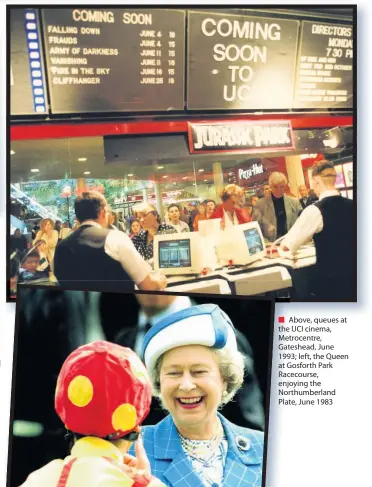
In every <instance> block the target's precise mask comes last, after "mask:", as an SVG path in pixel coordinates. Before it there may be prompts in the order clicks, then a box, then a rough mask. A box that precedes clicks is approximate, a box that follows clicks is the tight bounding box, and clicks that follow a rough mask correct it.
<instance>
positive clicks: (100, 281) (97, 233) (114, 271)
mask: <svg viewBox="0 0 372 487" xmlns="http://www.w3.org/2000/svg"><path fill="white" fill-rule="evenodd" d="M75 214H76V218H77V219H78V221H79V222H80V226H79V228H77V229H76V230H75V231H74V232H72V233H71V234H70V235H69V236H68V237H67V238H65V239H64V240H62V242H60V243H59V244H58V245H57V248H56V253H55V258H54V273H55V276H56V278H57V279H58V282H59V284H60V285H61V286H63V287H68V288H70V289H74V288H79V289H85V290H100V291H107V290H112V291H117V290H120V291H124V290H125V291H129V292H130V291H133V290H134V284H137V286H138V287H139V289H142V290H146V291H156V290H158V291H159V290H162V289H164V288H165V286H166V279H165V278H164V276H159V278H158V279H156V278H155V277H153V276H151V274H150V273H151V271H152V269H151V267H150V266H149V265H148V264H147V263H146V262H145V261H144V259H143V258H142V257H141V255H140V254H139V253H138V252H137V251H136V249H135V247H134V245H133V243H132V241H131V239H130V238H129V237H128V235H126V234H125V233H123V232H119V231H114V230H109V229H108V228H107V227H108V215H109V210H108V206H107V202H106V199H105V198H104V196H103V195H102V194H100V193H98V192H96V191H87V192H85V193H83V194H82V195H81V196H78V197H77V198H76V201H75Z"/></svg>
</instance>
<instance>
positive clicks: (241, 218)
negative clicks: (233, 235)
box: [210, 205, 252, 225]
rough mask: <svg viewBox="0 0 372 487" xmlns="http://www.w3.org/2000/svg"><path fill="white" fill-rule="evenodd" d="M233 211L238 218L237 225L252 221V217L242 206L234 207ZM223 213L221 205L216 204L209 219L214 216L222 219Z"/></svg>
mask: <svg viewBox="0 0 372 487" xmlns="http://www.w3.org/2000/svg"><path fill="white" fill-rule="evenodd" d="M235 213H236V217H237V219H238V222H239V225H242V224H243V223H249V222H251V221H252V217H251V216H250V215H249V214H248V212H246V211H245V210H243V209H242V208H235ZM223 217H224V214H223V205H219V206H217V208H216V209H215V210H214V212H213V213H212V215H211V216H210V218H211V219H214V218H222V219H223Z"/></svg>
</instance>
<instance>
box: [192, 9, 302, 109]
mask: <svg viewBox="0 0 372 487" xmlns="http://www.w3.org/2000/svg"><path fill="white" fill-rule="evenodd" d="M298 26H299V22H298V21H296V20H283V19H272V18H264V17H251V16H249V17H248V16H241V15H226V14H212V13H200V12H190V13H189V22H188V31H189V32H188V63H187V68H188V75H187V108H188V109H191V110H198V109H215V110H224V109H228V110H231V109H236V110H243V109H244V110H249V109H280V108H283V109H288V108H291V107H292V101H293V100H292V98H293V87H294V79H295V64H296V48H297V37H298Z"/></svg>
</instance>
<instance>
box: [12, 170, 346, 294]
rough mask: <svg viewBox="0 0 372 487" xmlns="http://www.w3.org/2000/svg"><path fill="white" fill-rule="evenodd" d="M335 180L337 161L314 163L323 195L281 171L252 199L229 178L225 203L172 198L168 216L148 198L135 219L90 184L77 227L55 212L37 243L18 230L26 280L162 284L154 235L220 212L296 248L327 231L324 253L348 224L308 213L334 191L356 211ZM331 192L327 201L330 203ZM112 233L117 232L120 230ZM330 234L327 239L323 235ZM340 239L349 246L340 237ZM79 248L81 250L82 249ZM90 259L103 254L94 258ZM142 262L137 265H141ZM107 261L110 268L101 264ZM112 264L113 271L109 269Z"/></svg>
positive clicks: (223, 219)
mask: <svg viewBox="0 0 372 487" xmlns="http://www.w3.org/2000/svg"><path fill="white" fill-rule="evenodd" d="M314 171H315V173H314ZM314 174H315V175H314ZM317 179H318V180H319V181H320V182H319V181H317ZM335 181H336V171H335V169H334V166H333V164H332V163H330V162H328V161H320V162H318V163H316V164H315V166H314V167H313V183H314V188H315V187H316V188H317V193H318V195H316V194H315V192H314V190H311V191H309V190H308V188H307V187H306V186H305V185H301V186H300V187H299V188H298V192H299V195H300V198H296V197H294V196H293V195H292V194H291V192H290V190H289V186H288V181H287V178H286V176H285V174H283V173H280V172H273V173H272V174H271V175H270V177H269V180H268V184H265V185H264V186H263V187H262V188H260V189H259V190H258V191H257V192H256V194H254V195H253V196H251V197H250V198H245V195H244V190H243V189H242V188H241V187H239V186H237V185H236V184H229V185H227V186H225V187H224V188H223V190H222V191H221V193H220V200H221V202H220V204H219V205H216V202H215V201H213V200H211V199H208V200H205V201H203V202H201V203H199V204H198V205H197V206H195V207H194V209H193V210H192V211H191V212H190V213H188V212H185V211H184V209H183V208H182V207H181V206H180V205H178V204H176V203H171V204H170V205H169V206H168V207H167V209H166V215H165V218H164V219H162V218H161V216H160V213H159V211H158V209H157V208H156V206H155V205H154V204H153V203H152V202H146V201H143V202H142V203H139V204H136V205H134V206H133V208H132V216H131V219H130V221H129V224H126V222H124V221H123V218H122V217H121V216H120V215H119V214H118V213H115V212H113V211H112V209H110V207H109V205H108V204H107V201H106V200H105V198H104V196H103V195H102V194H100V193H96V192H94V191H88V192H86V193H83V194H82V195H81V196H79V197H78V198H77V199H76V202H75V215H76V221H75V225H74V227H73V228H72V229H71V228H70V226H69V224H68V222H65V223H64V224H63V225H62V223H61V222H56V223H55V224H54V222H53V221H52V220H51V219H49V218H46V219H43V220H41V222H40V227H37V226H35V227H34V228H33V243H32V247H31V249H26V248H25V245H26V244H25V240H24V238H23V236H22V235H21V234H20V232H19V230H16V231H15V232H14V235H13V236H12V238H11V250H12V251H15V252H17V253H21V258H20V266H19V272H18V281H19V282H24V281H29V280H35V279H39V278H48V277H49V278H50V277H52V278H53V276H55V277H56V278H57V280H58V281H59V282H60V280H61V279H62V281H65V282H66V283H67V282H68V283H70V285H74V284H76V282H78V281H79V282H80V283H81V284H82V283H83V282H85V283H86V284H89V282H90V281H96V282H98V281H100V282H101V281H105V282H106V285H107V284H108V281H111V284H112V285H113V286H114V285H115V282H116V283H117V285H118V283H119V282H120V281H122V280H126V281H128V282H130V283H131V285H130V287H131V286H132V284H133V282H134V283H136V284H137V285H139V284H140V283H141V285H142V288H143V289H150V290H151V289H157V288H158V287H159V286H160V288H161V289H162V288H163V287H164V286H165V284H164V283H160V282H157V283H156V284H155V283H154V282H153V279H152V278H151V270H152V267H153V257H154V255H153V252H154V251H153V242H154V236H155V235H159V234H168V233H169V234H170V233H184V232H191V231H198V230H199V225H200V222H203V221H205V220H209V219H217V218H218V219H220V226H221V229H222V230H226V231H228V229H229V228H230V227H232V226H233V225H239V224H243V223H248V222H251V221H257V222H258V223H259V225H260V227H261V230H262V234H263V236H264V238H265V239H266V240H267V242H268V243H270V242H271V243H273V242H278V241H280V240H283V239H284V240H283V243H282V249H283V250H285V249H287V250H290V251H292V252H293V251H297V249H298V248H299V246H300V245H302V244H303V243H305V242H307V241H310V240H311V239H312V238H313V236H314V235H315V234H319V235H317V236H316V237H315V239H314V241H315V245H316V251H317V255H318V254H319V251H320V254H322V253H325V254H327V255H328V254H330V253H332V250H330V249H332V247H333V246H334V243H335V239H334V236H335V235H336V234H339V233H340V231H341V230H337V229H336V230H337V231H336V230H335V231H334V232H333V233H332V232H331V233H330V232H329V231H327V229H326V228H324V229H323V226H322V224H321V223H319V221H318V220H319V218H315V221H316V222H317V224H312V223H311V224H310V223H309V221H312V219H311V217H310V216H308V215H311V214H313V215H314V214H315V215H316V216H317V217H319V215H322V213H323V212H324V210H323V207H325V206H328V202H329V201H331V203H332V202H333V203H334V202H335V201H338V199H337V200H335V199H334V198H333V199H332V198H331V200H330V197H331V196H332V197H334V196H338V197H339V199H340V201H342V204H343V205H344V206H345V209H344V211H345V212H346V213H347V214H348V215H349V214H350V215H351V214H352V207H353V205H352V202H351V201H350V200H347V199H346V198H343V197H341V196H340V193H339V191H338V190H337V189H336V188H335ZM330 191H331V192H330ZM325 196H326V197H327V198H326V201H325V202H322V200H323V199H324V197H325ZM331 203H330V204H331ZM311 208H315V209H313V210H312V209H311ZM346 208H347V209H346ZM346 213H345V214H346ZM351 217H352V216H350V218H351ZM341 219H342V217H341V218H340V222H339V224H338V227H337V228H339V227H340V229H341ZM304 222H305V223H304ZM342 223H344V221H343V222H342ZM332 225H334V224H333V222H332V224H331V226H332ZM92 226H93V227H96V229H95V230H89V231H88V230H87V229H88V227H92ZM342 228H343V227H342ZM98 229H100V231H99V230H98ZM107 232H113V233H114V235H109V234H108V233H107ZM98 233H99V235H98ZM326 234H327V238H326V239H325V238H321V237H323V236H324V235H326ZM293 235H296V236H295V237H293ZM343 240H344V241H345V238H344V239H343ZM294 242H295V243H294ZM298 242H300V243H299V244H298ZM337 245H338V246H340V245H341V246H342V244H340V243H339V242H337ZM74 246H76V248H75V247H74ZM78 249H80V250H81V252H82V253H81V255H80V253H79V252H80V250H79V252H78ZM323 249H324V251H323ZM349 249H350V247H349V248H346V247H345V249H344V250H343V251H342V252H341V253H342V255H343V256H344V254H346V253H347V252H349ZM57 250H58V251H59V255H60V257H59V259H58V261H59V262H58V265H57V267H58V269H57V268H56V265H55V253H56V252H57ZM22 252H23V255H22ZM78 255H79V256H80V257H77V256H78ZM97 257H99V258H98V259H97ZM90 258H92V259H96V260H93V261H89V259H90ZM100 258H102V259H101V260H100ZM84 262H85V263H86V264H84ZM135 263H136V264H137V267H136V268H134V267H133V265H135ZM84 265H85V267H86V271H84ZM100 265H101V266H102V267H101V270H100V271H98V270H97V269H98V267H99V266H100ZM151 266H152V267H151ZM110 267H111V275H110V273H108V269H109V268H110ZM128 269H129V271H128ZM123 270H124V273H123ZM58 274H59V275H58ZM97 276H100V277H97ZM142 281H143V282H142ZM97 285H98V284H97ZM148 286H149V288H148ZM89 288H91V286H89Z"/></svg>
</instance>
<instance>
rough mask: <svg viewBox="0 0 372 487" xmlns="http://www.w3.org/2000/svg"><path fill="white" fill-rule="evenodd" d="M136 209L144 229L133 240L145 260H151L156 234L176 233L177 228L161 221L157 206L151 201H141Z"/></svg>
mask: <svg viewBox="0 0 372 487" xmlns="http://www.w3.org/2000/svg"><path fill="white" fill-rule="evenodd" d="M134 211H135V214H136V215H137V218H138V220H139V222H140V224H141V226H142V229H143V230H144V231H143V232H140V233H139V234H137V235H134V236H133V238H132V241H133V243H134V246H135V247H136V249H137V251H138V252H139V253H140V254H141V255H142V257H143V258H144V259H145V260H151V259H152V258H153V257H154V236H155V235H157V234H163V233H176V229H175V228H174V227H172V226H171V225H167V224H166V223H162V222H161V219H160V215H159V213H158V211H157V209H156V207H155V206H154V205H152V204H151V203H140V204H139V205H136V207H135V208H134Z"/></svg>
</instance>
